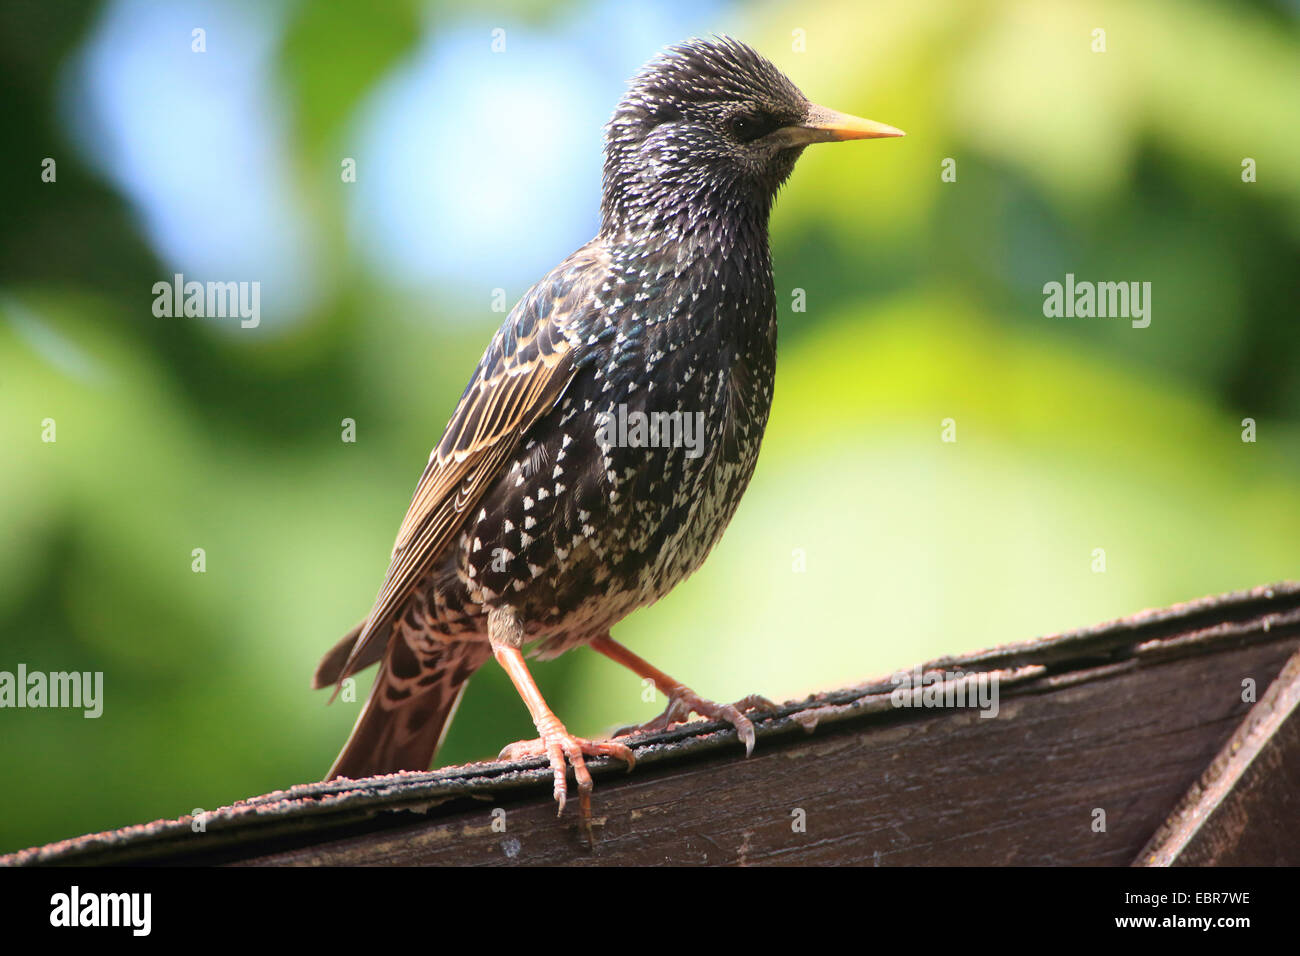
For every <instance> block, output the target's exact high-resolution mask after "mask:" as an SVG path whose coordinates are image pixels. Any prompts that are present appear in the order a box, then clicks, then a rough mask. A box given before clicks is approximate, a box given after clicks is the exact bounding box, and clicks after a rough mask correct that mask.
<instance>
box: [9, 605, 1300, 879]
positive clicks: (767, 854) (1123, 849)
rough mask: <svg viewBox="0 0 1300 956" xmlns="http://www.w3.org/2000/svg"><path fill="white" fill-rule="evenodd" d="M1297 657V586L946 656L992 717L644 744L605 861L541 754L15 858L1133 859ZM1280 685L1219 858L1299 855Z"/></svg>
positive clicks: (708, 735) (847, 711)
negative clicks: (560, 809) (1247, 689)
mask: <svg viewBox="0 0 1300 956" xmlns="http://www.w3.org/2000/svg"><path fill="white" fill-rule="evenodd" d="M1297 650H1300V585H1297V584H1286V585H1277V586H1275V587H1270V588H1258V589H1255V590H1253V591H1249V592H1240V593H1236V594H1231V595H1226V596H1223V597H1219V598H1210V599H1205V600H1201V601H1195V602H1191V603H1189V604H1184V605H1179V606H1176V607H1173V608H1168V609H1164V610H1159V611H1150V612H1143V613H1142V614H1139V615H1135V616H1133V617H1130V618H1125V619H1123V620H1120V621H1117V622H1113V623H1110V624H1106V625H1101V626H1099V627H1095V628H1090V629H1088V630H1085V631H1080V632H1075V633H1071V634H1064V635H1055V636H1052V637H1047V638H1043V639H1040V640H1036V641H1031V642H1026V643H1023V644H1017V645H1010V646H1006V647H1001V648H996V649H993V650H989V651H984V652H980V653H977V654H972V655H966V656H963V657H958V658H946V659H943V660H940V661H935V662H933V663H932V664H930V665H926V667H925V668H924V669H925V670H926V671H930V670H942V671H946V672H964V673H985V674H991V673H997V674H998V675H1000V677H1001V679H1002V684H1001V687H1000V695H999V696H1000V701H999V704H1000V709H999V713H998V716H997V717H995V718H991V719H990V718H982V717H980V716H979V713H978V711H976V710H971V709H951V708H949V709H914V708H897V707H895V706H894V705H893V703H892V702H891V700H890V693H889V692H890V690H891V689H892V685H891V683H890V682H889V681H888V680H882V681H879V682H874V683H871V684H868V685H864V686H862V687H856V688H851V689H847V690H843V691H838V692H835V693H831V694H826V695H820V696H819V697H816V698H810V699H809V700H807V701H802V702H799V703H797V704H789V705H786V706H784V707H782V708H779V709H778V710H777V711H776V712H775V713H774V714H772V715H769V716H768V717H767V718H766V719H764V720H762V721H761V722H760V723H759V724H758V738H759V739H758V746H757V749H756V751H755V753H754V755H753V756H752V757H751V758H749V759H745V758H744V756H743V749H742V748H741V746H740V744H739V743H738V741H737V740H736V737H735V734H734V733H733V732H731V731H730V729H729V728H723V727H721V726H719V725H716V724H707V723H696V724H688V725H683V726H680V727H677V728H674V729H673V730H671V731H668V732H665V733H660V734H655V735H647V736H645V737H643V738H639V739H638V740H637V741H636V743H635V747H634V749H635V750H636V753H637V758H638V765H637V768H636V769H635V771H633V772H632V773H630V774H628V773H625V772H623V771H622V769H621V766H619V765H609V764H607V763H604V762H600V763H593V772H594V773H595V776H596V791H595V795H594V798H593V807H594V811H595V816H596V820H597V826H596V840H597V846H596V847H595V848H594V849H589V848H588V847H587V846H586V844H585V843H584V841H583V839H582V838H581V836H580V833H579V831H578V828H577V826H576V825H575V816H574V811H575V810H576V806H574V805H573V803H576V801H574V802H573V803H571V807H570V810H569V811H567V812H566V814H565V816H564V818H562V819H559V820H557V819H556V817H555V811H554V804H553V803H552V802H551V799H550V774H549V771H548V770H546V769H545V768H544V767H543V766H541V763H540V761H531V762H527V763H521V764H506V763H486V764H473V765H467V766H464V767H452V768H444V769H442V770H438V771H433V772H429V773H406V774H396V775H392V776H388V777H379V778H371V779H370V780H366V781H332V782H330V783H315V784H306V785H303V786H299V787H294V788H292V789H291V790H288V791H283V792H277V793H273V794H267V795H265V796H262V797H256V798H253V799H251V800H248V801H243V802H241V803H239V804H236V805H234V806H232V807H227V808H223V809H221V810H217V811H213V812H212V813H210V814H208V815H207V818H206V820H205V827H204V832H199V833H196V832H194V831H193V828H192V825H191V824H192V821H191V819H190V818H189V817H183V818H181V819H179V820H172V821H158V822H155V823H152V824H145V825H142V826H138V827H129V828H126V829H124V830H118V831H112V832H109V833H104V834H92V835H90V836H87V837H80V838H77V839H75V840H68V841H62V842H60V843H55V844H51V845H49V846H46V847H37V848H34V849H32V850H25V851H22V852H20V853H17V854H12V855H10V856H9V857H5V858H0V862H4V863H10V864H60V863H78V864H118V863H162V864H174V863H234V864H307V865H321V864H387V865H394V864H426V863H427V864H481V865H501V864H506V865H519V864H580V865H581V864H603V865H616V864H617V865H627V864H715V865H716V864H736V863H754V864H762V863H766V864H800V865H808V864H828V863H837V864H843V863H855V864H866V865H872V864H1064V863H1069V864H1117V865H1118V864H1128V863H1130V862H1134V861H1135V860H1139V854H1140V853H1141V852H1143V851H1144V846H1145V845H1146V844H1147V843H1148V841H1149V840H1150V839H1151V838H1152V835H1153V834H1155V833H1156V831H1157V830H1158V829H1160V828H1161V826H1162V822H1163V821H1164V820H1165V818H1166V817H1167V816H1168V815H1169V814H1170V812H1171V811H1172V810H1173V809H1174V808H1175V806H1176V805H1178V804H1179V802H1180V799H1182V800H1183V803H1184V804H1186V803H1187V801H1188V799H1190V798H1189V797H1186V796H1185V795H1186V794H1187V793H1188V790H1189V788H1191V787H1193V785H1194V784H1196V783H1197V781H1198V780H1200V779H1201V778H1202V774H1203V772H1204V771H1206V768H1207V767H1208V766H1209V765H1210V763H1211V761H1212V760H1214V759H1215V757H1216V754H1218V753H1219V752H1220V751H1221V749H1222V748H1224V746H1225V744H1227V742H1228V741H1229V739H1230V738H1231V737H1232V736H1233V733H1234V731H1235V730H1236V729H1237V728H1238V726H1239V724H1241V722H1242V719H1243V718H1244V717H1245V716H1246V715H1247V713H1248V712H1250V711H1251V705H1250V704H1249V703H1246V702H1243V700H1242V681H1243V680H1244V679H1246V678H1252V679H1253V680H1254V681H1255V683H1256V685H1257V686H1258V688H1259V689H1260V692H1261V693H1264V689H1265V688H1269V687H1270V685H1271V684H1272V683H1273V681H1274V679H1275V678H1276V677H1277V676H1278V674H1279V673H1280V672H1281V671H1282V669H1283V666H1284V665H1285V663H1286V661H1287V659H1288V658H1289V657H1291V655H1293V654H1295V653H1296V652H1297ZM1271 693H1272V694H1273V696H1272V697H1271V698H1270V697H1269V696H1268V695H1267V694H1265V699H1267V700H1270V701H1272V703H1271V704H1270V710H1269V712H1270V713H1272V714H1274V717H1273V719H1272V721H1271V723H1270V722H1269V721H1268V720H1263V723H1262V724H1261V728H1262V729H1257V733H1256V736H1255V738H1254V739H1255V740H1256V742H1257V744H1258V749H1259V750H1260V751H1261V753H1263V754H1265V755H1267V754H1273V756H1265V758H1264V759H1260V758H1256V759H1253V760H1249V761H1246V762H1245V763H1244V764H1243V766H1242V767H1241V768H1239V769H1240V772H1239V773H1238V774H1237V776H1238V777H1239V778H1241V779H1243V780H1248V781H1252V782H1251V786H1250V789H1249V791H1247V790H1242V791H1241V793H1240V794H1236V793H1235V791H1234V794H1233V795H1231V800H1238V801H1240V804H1239V808H1238V809H1237V810H1235V811H1234V812H1235V813H1237V819H1238V821H1239V823H1240V821H1241V820H1242V819H1244V820H1245V823H1244V824H1241V825H1239V826H1238V827H1237V831H1238V835H1237V837H1236V838H1235V844H1234V846H1235V848H1236V849H1235V851H1234V853H1235V855H1233V854H1230V853H1225V852H1223V851H1219V852H1218V853H1217V854H1210V855H1209V856H1206V857H1204V860H1205V861H1212V860H1217V861H1219V862H1224V861H1231V862H1290V863H1300V846H1297V845H1296V835H1295V830H1294V828H1292V829H1291V831H1290V835H1289V836H1287V837H1285V838H1284V839H1283V840H1281V841H1276V840H1275V841H1274V844H1273V845H1272V846H1271V850H1270V854H1271V855H1270V858H1269V859H1267V860H1262V859H1259V858H1258V855H1259V854H1261V853H1264V850H1262V849H1261V848H1260V845H1259V844H1257V843H1256V842H1255V841H1257V840H1258V839H1260V837H1259V836H1258V834H1259V832H1260V827H1261V826H1267V825H1269V821H1270V815H1271V814H1275V813H1279V812H1284V810H1283V807H1284V806H1285V807H1289V808H1290V809H1292V810H1293V809H1294V804H1293V803H1290V804H1287V803H1286V801H1288V800H1291V801H1294V799H1295V797H1294V796H1293V793H1294V787H1295V783H1296V781H1295V779H1294V773H1295V769H1296V762H1297V759H1298V758H1297V756H1296V747H1295V739H1294V738H1295V736H1296V728H1295V722H1294V720H1287V719H1286V716H1287V714H1290V713H1291V711H1286V704H1285V701H1287V700H1289V699H1290V698H1288V697H1286V691H1285V690H1278V691H1274V692H1271ZM1279 700H1280V701H1283V703H1280V704H1279V703H1277V701H1279ZM1257 713H1258V714H1260V715H1263V714H1264V711H1263V710H1262V709H1261V710H1259V711H1257ZM1261 719H1262V717H1261ZM1264 725H1267V726H1264ZM808 728H813V729H811V732H810V730H809V729H808ZM1283 731H1285V733H1286V734H1287V735H1289V736H1283ZM1273 748H1279V749H1278V751H1277V753H1273ZM1279 775H1281V777H1282V779H1278V778H1279ZM1288 778H1289V779H1288ZM1288 784H1289V788H1288ZM1231 800H1229V801H1226V802H1225V801H1221V802H1220V804H1219V805H1220V806H1222V808H1223V811H1224V812H1227V811H1228V810H1229V809H1230V808H1231V807H1238V804H1237V803H1232V802H1231ZM494 811H503V814H504V816H503V815H502V813H501V812H497V813H495V814H494ZM1102 813H1104V830H1101V829H1099V825H1098V824H1099V821H1100V819H1101V814H1102ZM1243 814H1244V817H1243V816H1242V815H1243ZM800 818H802V819H803V820H804V821H805V824H806V828H805V829H804V830H803V831H802V832H801V831H800V830H799V828H798V827H796V826H795V825H794V824H795V823H796V821H797V820H798V819H800ZM494 819H495V820H497V821H498V823H497V827H495V828H494V826H493V822H494ZM502 820H504V831H501V830H500V825H501V821H502ZM1274 832H1275V833H1276V832H1277V831H1276V828H1274ZM1243 834H1244V835H1243ZM1247 837H1249V838H1247ZM1288 841H1289V842H1288ZM1279 843H1280V845H1279ZM1147 852H1149V850H1148V851H1147ZM1184 854H1185V857H1184V858H1183V859H1180V860H1179V862H1198V861H1200V859H1193V857H1192V856H1190V855H1186V851H1184Z"/></svg>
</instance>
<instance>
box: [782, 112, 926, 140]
mask: <svg viewBox="0 0 1300 956" xmlns="http://www.w3.org/2000/svg"><path fill="white" fill-rule="evenodd" d="M777 132H778V134H782V136H783V138H784V139H786V140H787V141H788V142H789V143H790V145H791V146H798V145H803V144H807V143H838V142H842V141H844V140H848V139H884V138H886V137H893V136H906V135H907V134H906V133H904V132H903V131H902V130H901V129H894V127H892V126H886V125H885V124H884V123H877V122H876V121H875V120H869V119H863V118H862V117H860V116H850V115H849V114H848V113H839V112H836V111H835V110H831V109H827V108H826V107H824V106H817V105H815V104H814V105H812V106H810V107H809V108H808V112H807V114H806V115H805V116H804V118H803V120H802V121H801V122H799V123H797V124H795V125H793V126H785V127H782V128H781V129H780V130H778V131H777Z"/></svg>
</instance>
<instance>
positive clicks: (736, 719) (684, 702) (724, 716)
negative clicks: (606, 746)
mask: <svg viewBox="0 0 1300 956" xmlns="http://www.w3.org/2000/svg"><path fill="white" fill-rule="evenodd" d="M775 709H776V704H774V703H772V702H771V701H770V700H768V699H767V698H766V697H762V696H760V695H758V694H750V695H749V696H748V697H745V698H742V699H741V700H738V701H736V702H735V703H734V704H715V703H714V702H713V701H711V700H705V699H704V698H703V697H701V696H699V695H698V694H696V693H695V691H693V690H691V689H690V688H689V687H680V688H678V689H677V690H675V691H674V692H673V694H672V696H670V697H669V698H668V706H667V707H665V708H664V712H663V713H662V714H660V715H659V716H658V717H656V718H655V719H654V720H650V721H647V722H646V723H644V724H640V725H638V726H635V727H622V728H620V729H619V730H616V731H614V736H615V737H624V736H627V735H629V734H639V733H647V732H649V731H654V730H667V729H668V728H669V727H671V726H672V725H673V724H684V723H686V721H687V720H689V719H690V716H691V714H699V715H700V716H701V717H704V718H705V719H707V720H725V721H726V722H727V723H729V724H731V726H732V727H735V728H736V734H737V735H738V736H739V737H740V742H741V743H743V744H744V745H745V756H746V757H748V756H749V755H750V754H752V753H753V752H754V722H753V721H752V720H750V719H749V718H748V717H747V716H745V711H747V710H775Z"/></svg>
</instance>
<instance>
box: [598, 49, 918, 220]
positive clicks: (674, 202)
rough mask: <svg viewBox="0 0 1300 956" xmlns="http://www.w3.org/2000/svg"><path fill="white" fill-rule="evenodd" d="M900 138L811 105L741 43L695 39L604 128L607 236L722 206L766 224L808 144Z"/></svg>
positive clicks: (645, 73) (666, 59)
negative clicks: (746, 211) (743, 210)
mask: <svg viewBox="0 0 1300 956" xmlns="http://www.w3.org/2000/svg"><path fill="white" fill-rule="evenodd" d="M902 135H903V133H902V131H901V130H897V129H894V128H893V127H892V126H886V125H885V124H883V123H876V122H873V121H872V120H865V119H860V118H858V117H856V116H849V115H847V114H844V113H837V112H836V111H834V110H830V109H826V108H825V107H822V106H817V105H816V104H814V103H810V102H809V101H808V99H807V98H806V97H805V96H804V95H803V94H802V93H801V92H799V89H798V87H796V86H795V85H794V84H793V83H792V82H790V80H789V78H788V77H786V75H785V74H784V73H782V72H781V71H780V70H778V69H777V68H776V67H775V66H774V65H773V64H772V63H771V61H769V60H768V59H766V58H765V57H763V56H762V55H760V54H759V53H758V52H756V51H755V50H753V49H751V48H750V47H748V46H746V45H745V44H743V43H740V42H739V41H737V40H733V39H730V38H729V37H719V38H716V39H713V40H700V39H695V40H689V41H687V42H686V43H683V44H681V45H680V46H675V47H672V48H670V49H669V50H668V51H667V52H665V53H664V54H662V55H660V56H659V57H657V58H655V59H654V60H651V61H650V62H649V63H648V64H646V66H645V67H643V68H642V70H641V72H640V73H638V74H637V75H636V77H634V78H633V80H632V82H631V84H630V86H629V88H628V91H627V94H626V95H625V96H624V97H623V99H622V101H621V102H620V103H619V105H618V108H617V109H616V110H615V111H614V116H613V118H612V119H611V120H610V121H609V125H608V126H607V127H606V131H605V185H604V198H603V201H602V212H603V216H604V227H605V228H606V229H617V228H636V226H637V225H638V224H642V225H645V226H648V227H654V226H656V225H662V224H664V223H666V222H671V221H672V220H674V219H677V218H679V217H682V216H690V215H691V214H693V213H694V214H706V213H707V212H708V211H710V210H711V209H716V208H719V206H720V205H722V206H724V207H733V208H734V207H735V206H736V205H741V204H743V205H747V206H752V207H753V208H754V209H756V210H759V211H760V212H761V214H763V215H764V216H765V215H766V212H767V210H768V209H769V208H770V207H771V203H772V200H773V198H774V197H775V196H776V191H777V189H778V188H780V186H781V184H782V183H783V182H784V181H785V179H786V177H788V176H789V175H790V171H791V170H792V169H793V168H794V163H795V160H797V159H798V158H799V154H800V153H801V152H803V149H804V147H805V146H807V145H809V144H810V143H825V142H835V141H840V140H850V139H875V138H879V137H886V136H902Z"/></svg>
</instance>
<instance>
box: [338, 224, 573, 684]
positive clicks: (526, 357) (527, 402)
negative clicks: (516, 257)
mask: <svg viewBox="0 0 1300 956" xmlns="http://www.w3.org/2000/svg"><path fill="white" fill-rule="evenodd" d="M584 253H585V255H584ZM593 258H595V256H593V255H592V252H591V250H589V249H585V250H580V251H579V252H578V253H575V254H574V256H571V257H570V258H569V260H567V261H566V262H565V263H564V264H562V265H561V266H560V267H559V268H557V269H556V270H555V272H553V273H552V274H551V276H550V277H548V280H549V281H548V280H543V282H541V283H538V285H537V286H534V287H533V289H532V290H530V291H529V293H528V295H526V296H525V297H524V299H523V300H522V301H521V302H520V303H519V304H518V305H517V306H516V307H515V309H514V310H513V311H512V312H511V314H510V317H509V318H507V320H506V322H505V323H504V324H503V325H502V327H501V329H500V330H498V332H497V333H496V335H495V336H494V337H493V339H492V343H491V345H489V346H488V349H487V351H486V352H485V353H484V355H483V359H482V361H481V362H480V363H479V367H478V369H477V370H476V371H475V373H474V377H473V378H472V379H471V380H470V383H469V386H468V387H467V388H466V389H465V394H464V395H463V396H461V400H460V403H459V404H458V405H457V406H456V410H455V411H454V412H453V413H452V416H451V420H450V421H449V422H448V423H447V429H446V431H445V432H444V433H443V436H442V440H441V441H440V442H439V443H438V447H437V448H435V449H434V451H433V454H432V455H430V456H429V464H428V465H427V466H426V467H425V469H424V474H423V475H421V477H420V481H419V483H418V484H417V485H416V488H415V494H414V495H413V496H412V498H411V505H410V508H408V509H407V512H406V517H405V518H404V519H403V520H402V524H401V527H400V528H399V529H398V532H397V540H396V543H395V544H394V545H393V555H392V560H391V561H390V562H389V566H388V573H387V574H386V575H385V577H384V583H383V586H382V587H381V588H380V590H379V595H378V597H377V598H376V599H375V604H374V608H373V609H372V610H371V612H370V615H369V617H367V618H366V621H365V626H364V627H362V628H361V630H360V633H359V634H358V635H357V639H356V643H355V644H354V645H353V647H352V652H351V654H349V655H348V658H347V661H346V663H345V664H344V665H343V667H342V668H341V669H340V671H339V680H341V679H342V678H344V677H347V676H349V675H350V674H352V673H354V671H355V670H356V669H357V668H358V667H360V666H361V662H362V661H363V660H367V659H369V658H367V656H366V652H367V647H368V645H369V644H370V643H371V642H372V641H373V640H374V639H376V637H377V635H378V634H379V633H381V632H382V631H383V627H382V626H383V624H385V623H386V622H387V621H388V620H389V619H390V618H391V617H392V616H393V615H394V614H395V613H396V612H397V610H398V609H399V607H400V606H401V603H402V602H403V601H404V600H405V599H406V598H407V596H408V595H409V594H410V592H411V589H412V588H414V587H415V586H416V584H417V583H418V581H419V579H420V577H421V575H423V574H424V572H425V571H426V570H427V569H428V567H429V566H430V564H431V563H432V562H433V560H434V559H435V558H436V557H437V556H438V554H439V553H441V552H442V550H443V549H444V548H445V547H446V546H447V544H448V543H449V542H450V540H451V538H452V537H453V535H454V534H455V533H456V529H457V528H458V527H459V526H460V524H461V522H462V520H463V519H464V516H465V513H466V512H468V511H469V510H470V509H471V508H473V507H474V506H475V505H476V504H477V502H478V500H479V498H480V497H481V496H482V494H483V492H484V491H485V490H486V489H487V488H488V487H489V486H490V485H491V483H492V481H493V480H494V479H495V478H496V477H497V475H498V474H499V472H500V469H501V468H502V467H503V465H504V463H505V462H506V460H507V459H508V458H509V457H510V455H511V453H512V452H514V451H515V450H516V449H517V448H518V447H519V443H520V439H521V437H522V436H523V434H524V433H525V432H526V431H527V430H528V429H529V428H530V427H531V426H532V424H533V423H534V422H535V421H536V420H537V419H538V418H539V417H541V416H542V415H544V414H545V413H546V412H547V411H549V410H550V409H551V408H552V407H553V406H554V404H555V402H556V401H558V400H559V398H560V396H561V395H562V394H563V393H564V390H565V388H566V387H567V386H568V384H569V381H570V380H571V379H572V378H573V375H574V371H575V366H574V363H573V356H572V355H571V352H572V350H573V349H574V347H575V341H576V340H575V339H573V338H572V337H571V336H570V335H569V334H566V332H567V330H566V328H565V327H564V326H563V325H562V321H563V320H569V319H572V318H573V312H574V310H575V309H576V308H578V307H580V306H581V304H582V301H583V300H584V299H586V298H587V295H588V289H589V287H590V286H589V281H590V280H591V279H593V278H596V276H595V275H593V273H592V271H589V270H588V269H584V268H582V267H584V266H590V265H592V264H593V263H592V259H593ZM574 275H581V276H582V277H583V278H584V279H587V280H588V281H578V282H574V281H571V277H572V276H574ZM336 693H337V690H336Z"/></svg>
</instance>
